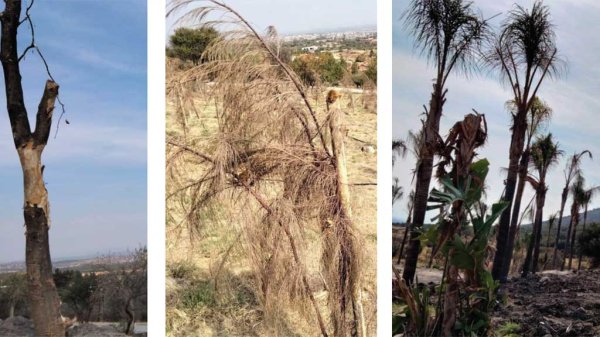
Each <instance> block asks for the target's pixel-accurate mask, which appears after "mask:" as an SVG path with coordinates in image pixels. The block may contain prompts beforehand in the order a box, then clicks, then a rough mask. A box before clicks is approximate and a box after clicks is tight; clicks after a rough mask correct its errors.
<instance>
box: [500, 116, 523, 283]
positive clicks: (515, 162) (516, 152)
mask: <svg viewBox="0 0 600 337" xmlns="http://www.w3.org/2000/svg"><path fill="white" fill-rule="evenodd" d="M526 131H527V106H526V105H524V104H520V105H519V106H518V112H517V115H516V116H515V119H514V125H513V130H512V137H511V142H510V154H509V164H508V175H507V177H506V187H505V193H504V196H503V197H504V198H503V199H502V201H504V202H506V203H507V204H508V207H507V208H506V209H505V210H504V212H502V215H501V216H500V223H499V225H498V234H497V236H496V255H495V256H494V266H493V267H492V276H493V277H494V279H495V280H499V281H500V282H506V278H507V276H508V268H507V267H506V265H507V264H508V265H509V266H508V267H510V261H507V256H508V242H509V230H510V215H511V207H512V201H513V198H514V195H515V187H516V185H517V175H518V173H519V160H520V159H521V155H522V154H523V145H524V144H525V132H526ZM516 202H520V200H516Z"/></svg>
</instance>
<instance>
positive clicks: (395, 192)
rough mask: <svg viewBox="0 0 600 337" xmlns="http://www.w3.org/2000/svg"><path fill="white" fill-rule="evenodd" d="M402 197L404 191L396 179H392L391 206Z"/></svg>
mask: <svg viewBox="0 0 600 337" xmlns="http://www.w3.org/2000/svg"><path fill="white" fill-rule="evenodd" d="M403 196H404V189H403V188H402V186H400V181H399V180H398V178H396V177H394V183H393V184H392V204H395V203H396V201H398V200H400V199H402V197H403Z"/></svg>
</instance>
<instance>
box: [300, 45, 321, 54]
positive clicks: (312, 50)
mask: <svg viewBox="0 0 600 337" xmlns="http://www.w3.org/2000/svg"><path fill="white" fill-rule="evenodd" d="M317 50H319V46H308V47H302V51H305V52H309V53H314V52H316V51H317Z"/></svg>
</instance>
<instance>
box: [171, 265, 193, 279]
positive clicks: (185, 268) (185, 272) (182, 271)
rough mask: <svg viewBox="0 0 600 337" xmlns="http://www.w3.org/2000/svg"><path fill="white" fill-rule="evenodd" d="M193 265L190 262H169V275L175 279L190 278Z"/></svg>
mask: <svg viewBox="0 0 600 337" xmlns="http://www.w3.org/2000/svg"><path fill="white" fill-rule="evenodd" d="M194 270H195V267H194V265H193V264H192V263H191V262H184V261H179V262H174V263H171V264H169V275H170V276H171V277H173V278H177V279H187V278H191V277H192V275H193V274H194Z"/></svg>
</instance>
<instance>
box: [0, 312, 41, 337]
mask: <svg viewBox="0 0 600 337" xmlns="http://www.w3.org/2000/svg"><path fill="white" fill-rule="evenodd" d="M34 335H35V330H34V329H33V322H31V320H29V319H27V318H25V317H22V316H15V317H11V318H7V319H5V320H4V321H3V322H2V323H0V336H3V337H17V336H18V337H34Z"/></svg>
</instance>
